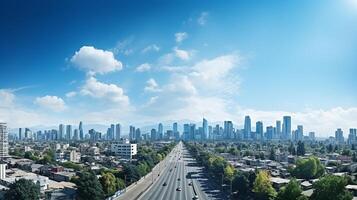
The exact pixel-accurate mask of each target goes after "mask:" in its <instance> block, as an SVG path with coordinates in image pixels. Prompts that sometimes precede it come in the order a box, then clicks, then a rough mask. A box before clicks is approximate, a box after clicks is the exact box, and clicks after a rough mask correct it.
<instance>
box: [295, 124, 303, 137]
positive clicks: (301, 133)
mask: <svg viewBox="0 0 357 200" xmlns="http://www.w3.org/2000/svg"><path fill="white" fill-rule="evenodd" d="M296 136H297V138H296V140H298V141H299V140H300V141H302V140H303V139H304V127H303V126H302V125H298V126H297V135H296Z"/></svg>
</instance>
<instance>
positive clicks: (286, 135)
mask: <svg viewBox="0 0 357 200" xmlns="http://www.w3.org/2000/svg"><path fill="white" fill-rule="evenodd" d="M283 139H284V140H290V139H291V117H290V116H284V117H283Z"/></svg>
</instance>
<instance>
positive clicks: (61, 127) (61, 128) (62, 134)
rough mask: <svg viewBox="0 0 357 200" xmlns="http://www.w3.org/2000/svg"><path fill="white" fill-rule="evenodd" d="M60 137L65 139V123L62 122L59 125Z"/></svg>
mask: <svg viewBox="0 0 357 200" xmlns="http://www.w3.org/2000/svg"><path fill="white" fill-rule="evenodd" d="M58 135H59V136H58V139H59V140H63V138H64V136H65V134H64V125H63V124H60V125H59V127H58Z"/></svg>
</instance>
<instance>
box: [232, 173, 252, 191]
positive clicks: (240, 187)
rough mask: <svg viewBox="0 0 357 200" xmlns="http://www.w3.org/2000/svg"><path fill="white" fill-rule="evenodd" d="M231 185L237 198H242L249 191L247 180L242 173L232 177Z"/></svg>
mask: <svg viewBox="0 0 357 200" xmlns="http://www.w3.org/2000/svg"><path fill="white" fill-rule="evenodd" d="M232 184H233V185H232V189H233V191H237V192H238V195H239V196H244V195H246V194H247V192H248V191H249V180H248V178H247V177H246V176H245V175H244V174H242V173H240V174H239V175H237V176H235V177H234V179H233V183H232Z"/></svg>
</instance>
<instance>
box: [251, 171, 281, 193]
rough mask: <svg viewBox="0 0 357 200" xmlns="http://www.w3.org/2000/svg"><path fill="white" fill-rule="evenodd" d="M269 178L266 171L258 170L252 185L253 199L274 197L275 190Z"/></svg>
mask: <svg viewBox="0 0 357 200" xmlns="http://www.w3.org/2000/svg"><path fill="white" fill-rule="evenodd" d="M269 178H270V176H269V174H268V172H267V171H264V170H262V171H259V173H258V174H257V177H256V178H255V181H254V186H253V192H254V193H255V199H258V200H271V199H274V198H275V197H276V191H275V190H274V188H273V186H272V184H271V182H270V179H269Z"/></svg>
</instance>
